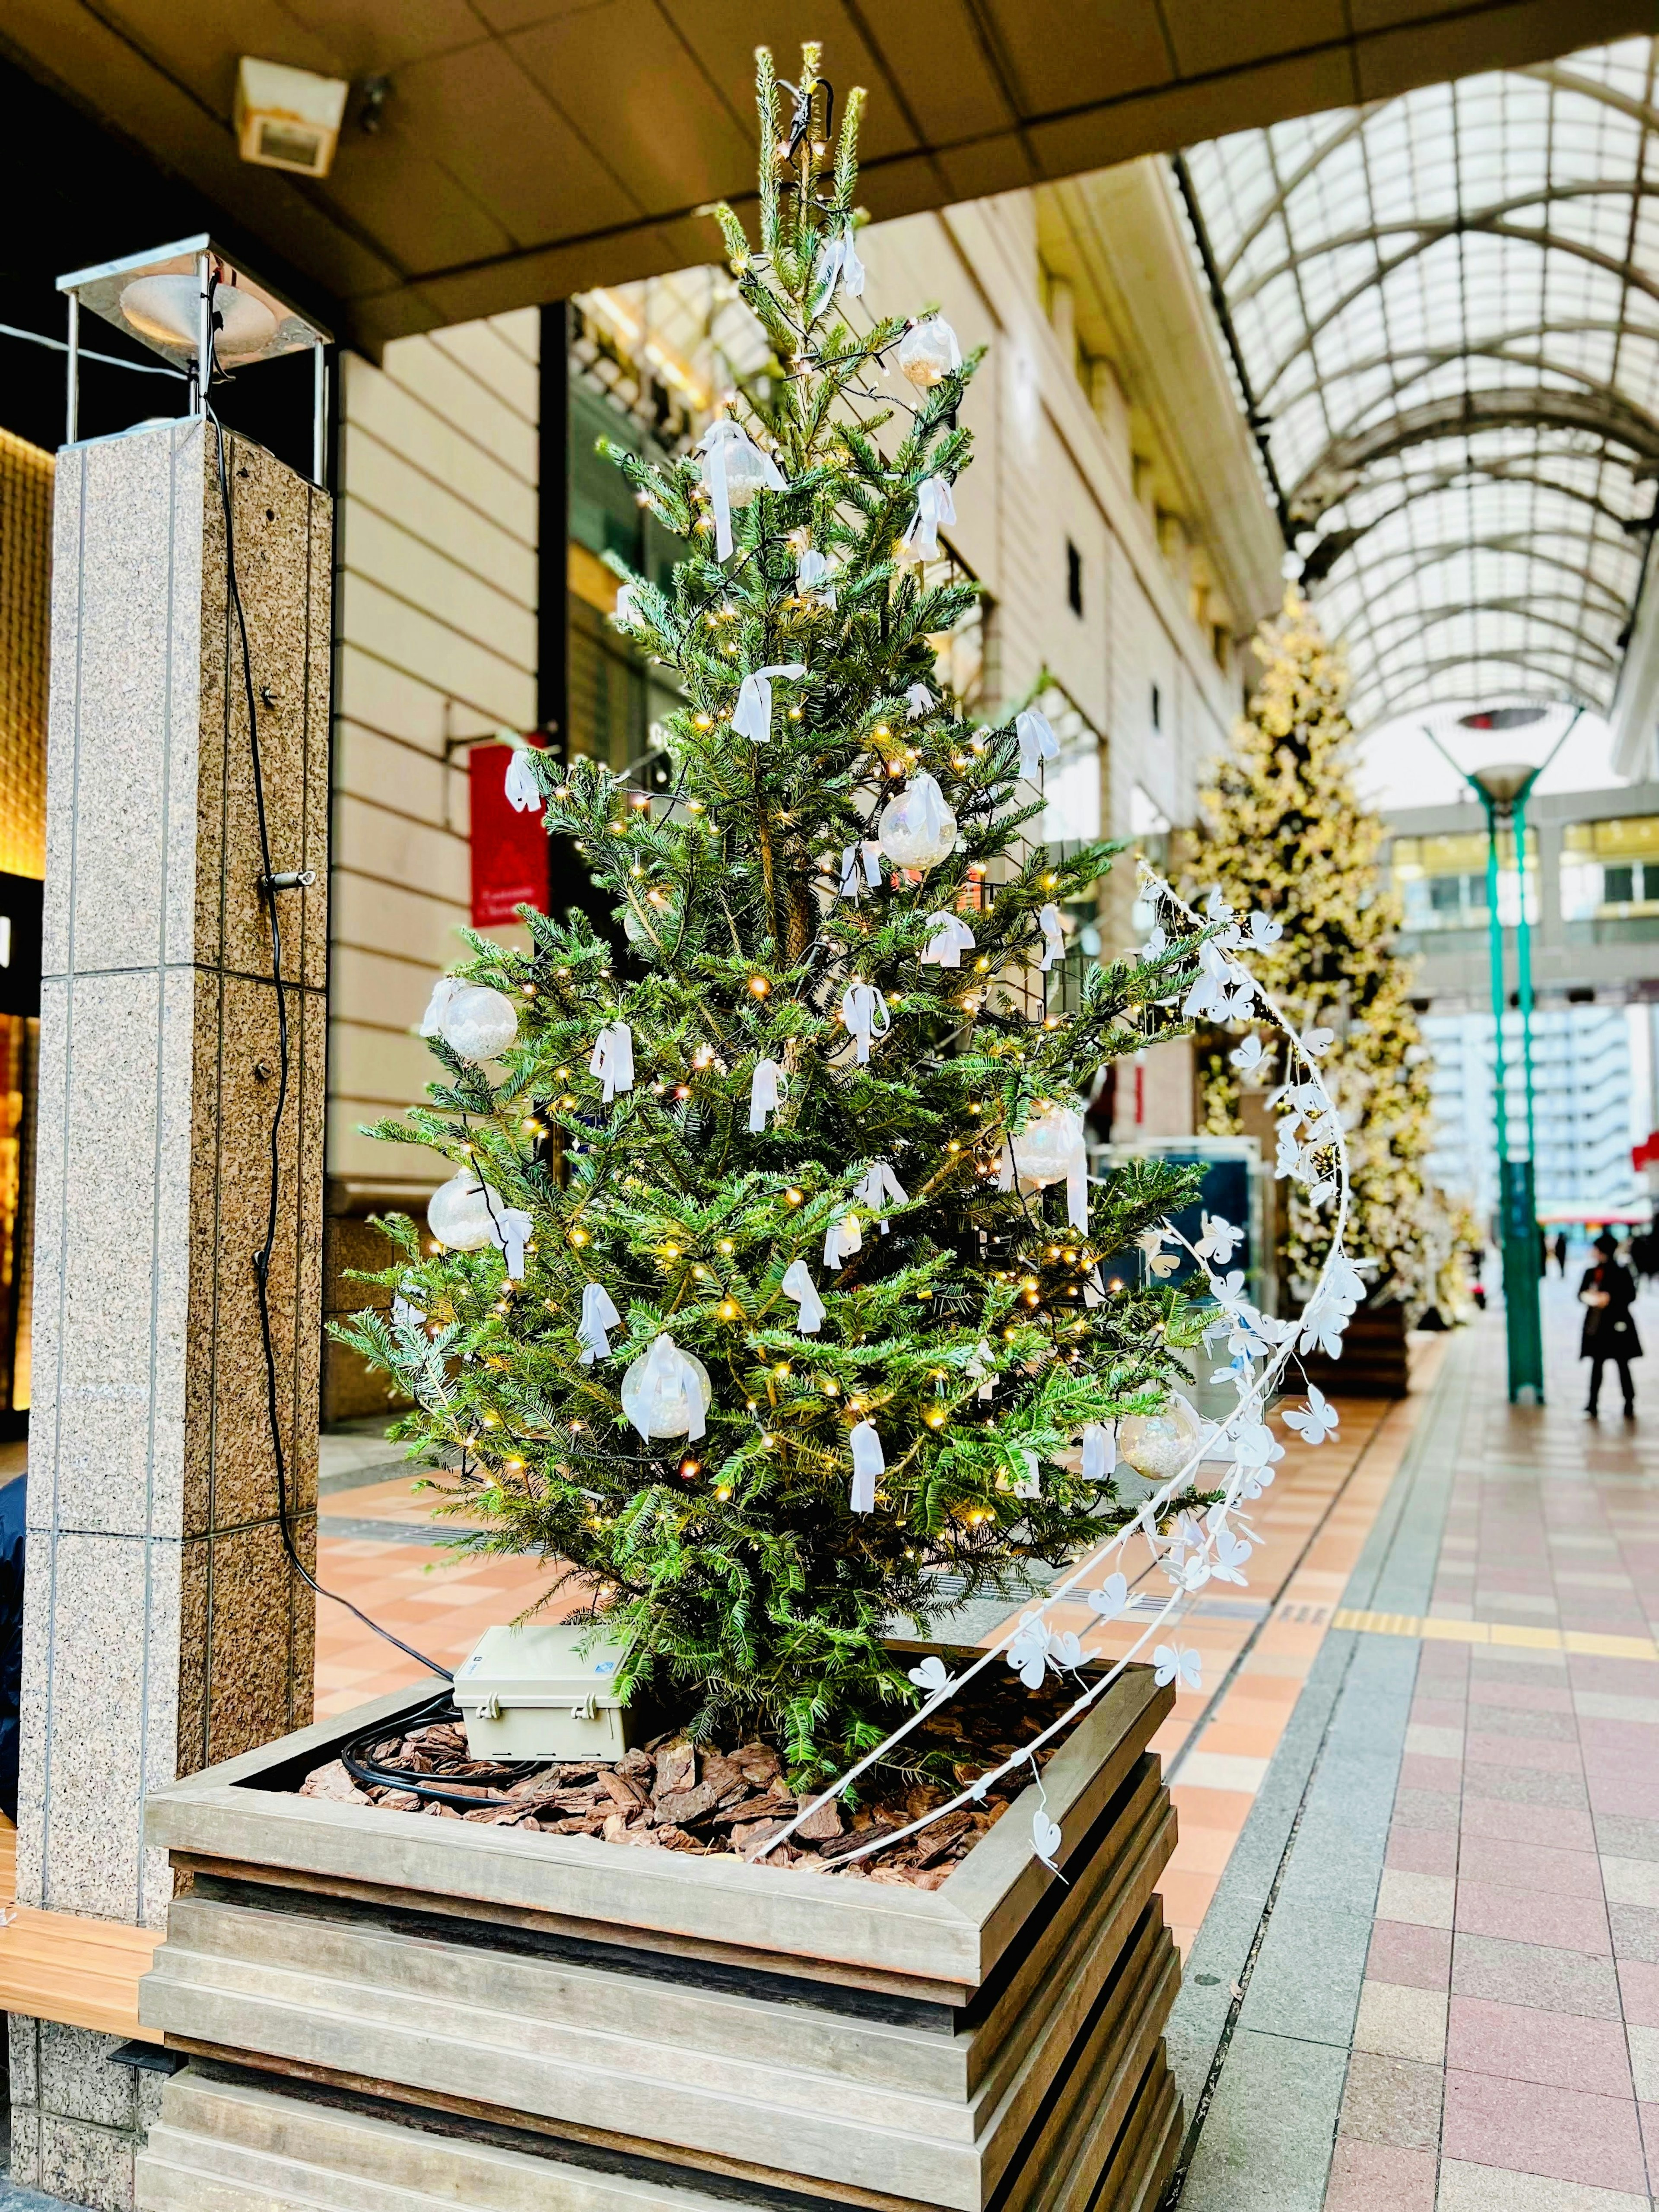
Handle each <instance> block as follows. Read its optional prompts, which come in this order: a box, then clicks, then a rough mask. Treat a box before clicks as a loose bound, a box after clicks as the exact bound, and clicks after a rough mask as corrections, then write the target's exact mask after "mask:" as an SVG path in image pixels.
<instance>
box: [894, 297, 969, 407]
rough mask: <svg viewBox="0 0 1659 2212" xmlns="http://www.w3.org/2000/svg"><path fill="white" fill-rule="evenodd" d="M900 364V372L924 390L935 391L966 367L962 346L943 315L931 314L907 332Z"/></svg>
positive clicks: (901, 349)
mask: <svg viewBox="0 0 1659 2212" xmlns="http://www.w3.org/2000/svg"><path fill="white" fill-rule="evenodd" d="M898 365H899V371H900V374H902V375H904V376H908V378H909V380H910V381H911V383H912V384H914V385H915V386H916V388H917V390H918V391H921V392H931V391H932V390H933V386H935V385H936V384H942V383H943V382H944V380H945V378H946V377H947V376H949V375H951V374H953V372H954V371H955V370H957V369H958V368H961V367H962V348H961V347H960V346H959V345H958V344H957V334H956V332H955V331H953V330H952V329H951V325H949V323H947V322H946V321H945V318H944V316H943V315H929V316H927V318H926V319H924V320H923V321H921V322H920V323H918V324H916V325H915V328H914V329H912V330H908V331H906V332H905V334H904V337H903V339H902V342H901V343H900V346H899V349H898Z"/></svg>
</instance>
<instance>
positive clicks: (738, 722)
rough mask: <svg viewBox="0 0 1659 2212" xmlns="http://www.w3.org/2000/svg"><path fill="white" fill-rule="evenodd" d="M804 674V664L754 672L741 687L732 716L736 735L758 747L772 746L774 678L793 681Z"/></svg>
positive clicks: (774, 664)
mask: <svg viewBox="0 0 1659 2212" xmlns="http://www.w3.org/2000/svg"><path fill="white" fill-rule="evenodd" d="M805 673H806V664H805V661H803V660H775V661H773V662H772V664H771V665H770V666H769V667H766V668H754V669H751V670H750V672H749V674H748V675H747V676H745V677H744V679H743V682H742V683H741V684H739V686H738V703H737V707H736V709H735V711H734V712H733V714H732V731H733V732H734V734H735V735H737V736H738V737H740V738H750V739H751V740H752V741H753V743H754V744H757V745H763V744H769V742H770V739H771V736H772V678H774V677H775V676H787V677H790V678H795V677H799V676H805Z"/></svg>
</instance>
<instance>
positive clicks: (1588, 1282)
mask: <svg viewBox="0 0 1659 2212" xmlns="http://www.w3.org/2000/svg"><path fill="white" fill-rule="evenodd" d="M1595 1250H1596V1252H1597V1254H1598V1255H1599V1257H1598V1259H1597V1261H1596V1262H1595V1266H1594V1267H1586V1268H1585V1270H1584V1279H1583V1282H1581V1283H1580V1284H1579V1285H1578V1303H1579V1304H1580V1305H1582V1306H1583V1309H1584V1328H1583V1334H1582V1335H1581V1336H1580V1338H1579V1340H1578V1357H1579V1358H1581V1359H1588V1360H1589V1364H1590V1384H1589V1404H1588V1405H1587V1406H1586V1407H1585V1408H1584V1411H1585V1412H1586V1413H1595V1410H1596V1401H1597V1400H1598V1399H1599V1398H1600V1397H1601V1370H1602V1369H1603V1368H1604V1367H1605V1366H1606V1365H1607V1362H1608V1360H1612V1362H1613V1365H1614V1366H1615V1367H1616V1368H1617V1369H1618V1370H1619V1388H1620V1390H1621V1391H1622V1392H1623V1394H1624V1399H1625V1419H1626V1420H1627V1421H1633V1420H1634V1419H1636V1386H1635V1384H1634V1383H1632V1381H1631V1375H1630V1364H1631V1362H1632V1359H1639V1358H1641V1357H1642V1340H1641V1338H1640V1337H1639V1336H1638V1334H1637V1333H1636V1322H1635V1320H1634V1318H1633V1317H1632V1313H1631V1308H1632V1306H1633V1305H1634V1304H1636V1284H1635V1281H1634V1279H1632V1275H1631V1272H1630V1269H1629V1268H1628V1267H1624V1266H1622V1265H1621V1264H1620V1259H1619V1240H1618V1238H1617V1237H1614V1236H1613V1234H1612V1232H1611V1231H1608V1230H1606V1229H1604V1230H1603V1231H1601V1235H1600V1236H1599V1237H1597V1238H1596V1240H1595Z"/></svg>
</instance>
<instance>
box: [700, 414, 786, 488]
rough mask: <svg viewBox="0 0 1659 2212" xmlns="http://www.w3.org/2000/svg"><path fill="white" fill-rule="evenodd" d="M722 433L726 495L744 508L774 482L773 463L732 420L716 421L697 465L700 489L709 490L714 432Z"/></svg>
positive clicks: (712, 473) (721, 444)
mask: <svg viewBox="0 0 1659 2212" xmlns="http://www.w3.org/2000/svg"><path fill="white" fill-rule="evenodd" d="M717 431H720V432H724V433H725V435H723V436H721V437H720V439H719V440H718V443H719V445H720V447H721V452H722V458H723V459H724V461H725V465H726V502H727V504H728V505H729V506H732V507H747V506H748V505H749V503H750V501H751V500H752V499H753V498H754V496H755V495H756V493H757V492H758V491H764V490H765V489H767V487H768V485H769V484H773V483H775V481H776V479H775V471H774V464H773V463H771V462H770V461H769V460H768V459H767V457H766V455H765V454H764V453H762V451H761V449H760V447H758V446H757V444H756V443H755V441H754V440H753V439H752V438H751V437H750V436H749V435H748V433H747V432H746V431H744V430H742V429H740V428H738V425H737V424H736V423H735V422H717V423H716V424H715V425H714V429H713V430H711V431H710V432H709V435H708V441H705V443H706V445H707V447H708V450H706V451H705V452H704V453H703V456H702V462H701V463H700V465H699V467H700V471H701V474H702V483H703V489H705V490H706V491H709V492H712V491H713V489H714V469H715V461H714V451H713V443H714V438H715V432H717Z"/></svg>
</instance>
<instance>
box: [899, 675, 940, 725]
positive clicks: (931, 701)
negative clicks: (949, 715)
mask: <svg viewBox="0 0 1659 2212" xmlns="http://www.w3.org/2000/svg"><path fill="white" fill-rule="evenodd" d="M938 704H939V701H938V700H937V699H935V698H934V696H933V693H932V692H931V691H930V690H928V689H927V685H926V684H912V685H911V686H910V689H909V690H908V691H907V692H906V693H905V695H904V716H905V720H907V721H909V722H919V721H921V718H922V716H923V715H924V714H932V713H933V709H934V708H935V707H937V706H938Z"/></svg>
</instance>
